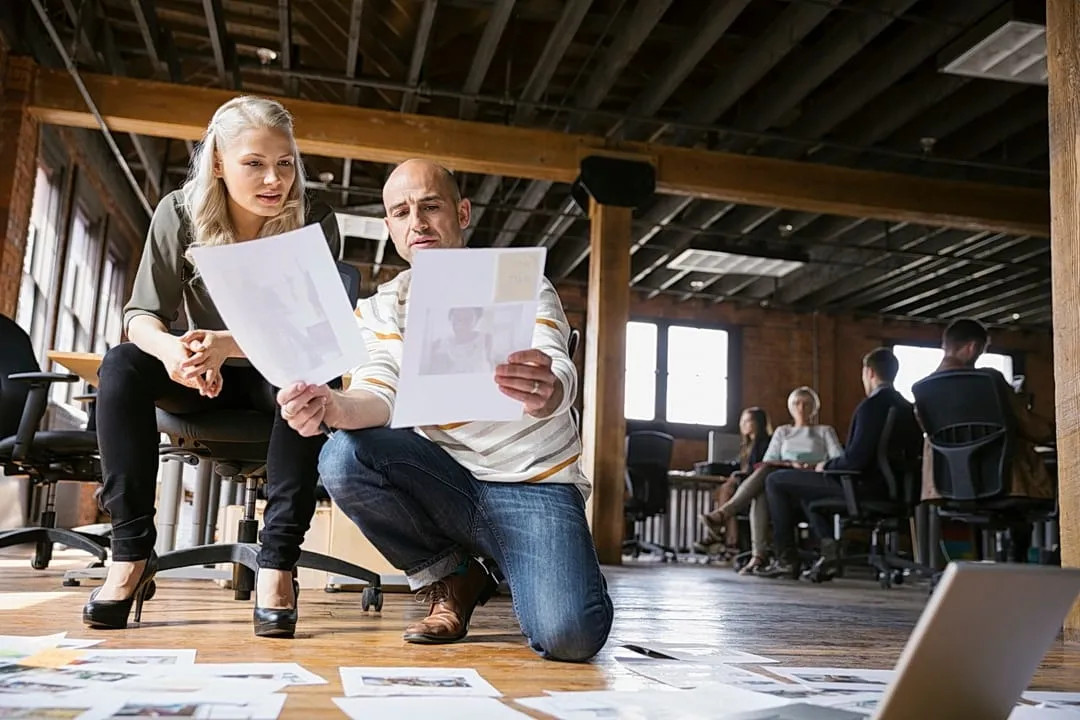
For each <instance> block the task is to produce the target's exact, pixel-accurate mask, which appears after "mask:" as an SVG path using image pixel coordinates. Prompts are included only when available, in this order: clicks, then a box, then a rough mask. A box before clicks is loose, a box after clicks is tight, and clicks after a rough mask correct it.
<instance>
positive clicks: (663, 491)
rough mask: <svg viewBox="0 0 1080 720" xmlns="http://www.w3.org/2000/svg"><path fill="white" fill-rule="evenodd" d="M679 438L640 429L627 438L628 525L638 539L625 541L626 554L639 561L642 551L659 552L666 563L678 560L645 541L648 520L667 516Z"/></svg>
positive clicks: (665, 549)
mask: <svg viewBox="0 0 1080 720" xmlns="http://www.w3.org/2000/svg"><path fill="white" fill-rule="evenodd" d="M674 444H675V439H674V438H673V437H672V436H671V435H668V434H666V433H662V432H655V431H652V430H640V431H637V432H632V433H629V434H628V435H627V436H626V490H627V496H626V500H625V503H624V505H623V509H624V513H625V518H626V522H627V524H628V525H633V526H634V527H636V529H637V532H635V534H634V537H632V538H630V539H628V540H624V541H623V546H622V550H623V553H624V554H625V553H630V554H631V555H633V556H634V557H635V558H636V557H638V555H640V554H641V553H642V552H649V553H657V554H659V555H660V557H661V559H662V560H663V561H664V562H667V561H668V560H671V561H672V562H677V561H678V556H677V555H676V553H675V549H674V548H672V547H668V546H666V545H661V544H659V543H654V542H649V541H646V540H644V539H643V532H644V529H645V527H644V521H646V520H648V519H649V518H653V517H658V516H662V515H666V514H667V506H668V495H669V490H668V471H669V470H670V469H671V453H672V449H673V448H674Z"/></svg>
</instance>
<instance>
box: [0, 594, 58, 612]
mask: <svg viewBox="0 0 1080 720" xmlns="http://www.w3.org/2000/svg"><path fill="white" fill-rule="evenodd" d="M71 594H72V593H70V592H60V591H57V592H4V593H0V610H25V609H26V608H28V607H33V606H34V605H40V604H41V603H44V602H49V601H50V600H55V599H56V598H59V597H64V596H65V595H71Z"/></svg>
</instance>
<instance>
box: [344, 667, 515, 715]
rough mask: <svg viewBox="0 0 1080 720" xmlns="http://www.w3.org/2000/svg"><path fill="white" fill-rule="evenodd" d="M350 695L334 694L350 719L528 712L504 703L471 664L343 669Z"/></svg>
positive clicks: (345, 689) (346, 689)
mask: <svg viewBox="0 0 1080 720" xmlns="http://www.w3.org/2000/svg"><path fill="white" fill-rule="evenodd" d="M340 671H341V686H342V688H343V689H344V691H345V694H346V695H347V696H348V697H343V698H334V703H336V704H337V706H338V707H339V708H341V711H342V712H344V713H345V714H346V715H348V716H349V717H350V718H356V719H357V720H360V719H361V718H363V719H364V720H367V719H368V718H372V717H395V716H396V717H410V718H411V717H438V718H439V719H440V720H486V719H490V720H502V719H503V718H506V719H508V720H515V719H522V718H527V717H528V716H527V715H525V714H523V713H520V712H518V711H517V710H514V709H513V708H511V707H509V706H508V705H504V704H503V703H502V702H500V701H499V700H498V699H497V698H499V697H501V696H502V693H501V692H499V691H498V690H496V689H495V688H494V687H493V686H492V685H491V683H489V682H488V681H487V680H485V679H484V678H482V677H481V676H480V674H479V673H478V672H476V670H472V669H470V668H433V667H422V668H402V667H343V668H341V670H340Z"/></svg>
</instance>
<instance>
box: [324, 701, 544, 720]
mask: <svg viewBox="0 0 1080 720" xmlns="http://www.w3.org/2000/svg"><path fill="white" fill-rule="evenodd" d="M334 703H335V704H336V705H337V706H338V707H339V708H341V711H342V712H343V713H345V714H346V715H348V716H349V717H350V718H353V719H354V720H371V718H439V720H524V719H525V718H527V717H528V715H525V714H524V713H520V712H518V711H517V710H514V709H513V708H511V707H509V706H508V705H505V704H503V703H502V702H500V701H498V700H496V699H495V698H488V697H453V698H446V697H364V698H361V697H351V698H334Z"/></svg>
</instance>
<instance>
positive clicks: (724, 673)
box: [615, 655, 799, 690]
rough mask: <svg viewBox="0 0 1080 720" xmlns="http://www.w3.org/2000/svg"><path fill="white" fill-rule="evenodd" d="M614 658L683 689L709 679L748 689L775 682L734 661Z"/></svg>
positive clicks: (658, 679) (704, 682)
mask: <svg viewBox="0 0 1080 720" xmlns="http://www.w3.org/2000/svg"><path fill="white" fill-rule="evenodd" d="M615 661H616V662H617V663H618V664H619V666H621V667H624V668H626V669H627V670H629V671H630V672H632V673H635V674H637V675H641V676H642V677H647V678H649V679H650V680H656V681H657V682H662V683H664V684H665V685H670V686H671V687H675V688H680V689H682V690H689V689H691V688H696V687H700V686H701V685H706V684H709V683H726V684H728V685H735V686H738V687H743V688H746V689H756V688H754V687H753V686H754V685H770V686H771V685H775V684H776V680H774V679H773V678H768V677H765V676H763V675H758V674H757V673H753V672H750V671H749V670H744V669H743V668H740V667H735V666H732V665H699V664H696V663H687V662H680V661H678V660H667V661H664V660H648V659H642V658H640V657H624V656H619V655H616V656H615ZM794 687H799V686H797V685H796V686H794Z"/></svg>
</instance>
